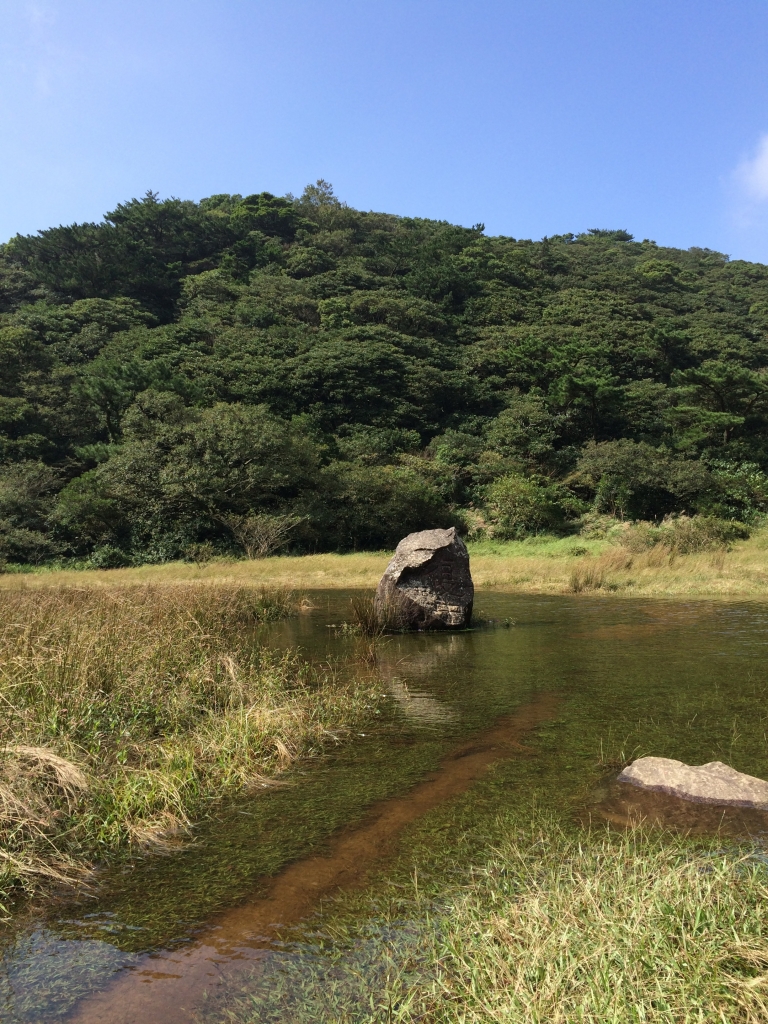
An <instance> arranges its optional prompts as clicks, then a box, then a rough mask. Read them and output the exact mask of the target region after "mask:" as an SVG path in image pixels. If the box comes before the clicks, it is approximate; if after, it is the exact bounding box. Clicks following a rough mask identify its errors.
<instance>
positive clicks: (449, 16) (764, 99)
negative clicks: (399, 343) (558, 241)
mask: <svg viewBox="0 0 768 1024" xmlns="http://www.w3.org/2000/svg"><path fill="white" fill-rule="evenodd" d="M318 177H324V178H326V179H328V180H330V181H331V182H333V184H334V186H335V189H336V193H337V194H338V195H339V196H340V198H342V199H345V200H346V201H347V202H349V203H350V204H351V205H353V206H356V207H359V208H361V209H375V210H386V211H389V212H392V213H400V214H406V215H417V216H426V217H436V218H442V219H445V220H449V221H453V222H456V223H462V224H473V223H476V222H478V221H482V222H484V223H485V225H486V230H487V232H488V233H493V234H498V233H503V234H509V235H513V236H515V237H518V238H540V237H541V236H543V235H546V234H557V233H561V232H566V231H574V232H577V231H583V230H586V229H587V228H590V227H607V228H619V227H623V228H626V229H628V230H629V231H631V232H633V234H634V235H635V236H636V237H638V238H646V237H647V238H653V239H655V240H656V241H658V242H659V243H660V244H669V245H677V246H682V247H688V246H692V245H697V246H707V247H709V248H713V249H719V250H721V251H724V252H727V253H729V254H730V255H731V256H732V257H733V258H742V259H755V260H762V261H767V262H768V0H729V2H726V0H716V2H710V0H695V2H694V0H691V2H687V0H663V2H661V0H636V2H623V0H610V2H609V0H519V2H518V0H507V2H504V3H499V2H491V0H461V2H453V0H441V2H437V0H385V2H382V0H357V2H353V0H325V2H319V0H217V2H211V0H130V2H128V0H0V197H1V199H0V240H2V239H7V238H8V237H10V236H11V235H13V234H15V233H16V232H17V231H18V232H22V233H24V232H32V231H35V230H37V229H38V228H44V227H48V226H50V225H53V224H59V223H69V222H71V221H74V220H98V219H99V218H100V217H101V215H102V214H103V213H104V212H105V211H106V210H108V209H111V208H113V207H114V206H115V205H116V204H117V203H118V202H120V201H122V200H124V199H127V198H130V197H132V196H137V195H141V194H143V193H144V192H145V191H146V190H147V189H149V188H151V189H153V190H155V191H158V192H159V193H160V194H161V196H169V195H176V196H180V197H183V198H192V199H199V198H201V197H202V196H205V195H211V194H213V193H216V192H241V193H250V192H256V191H261V190H264V189H267V190H269V191H272V192H276V193H278V194H283V193H286V192H289V191H290V192H294V193H297V192H300V191H301V189H302V188H303V186H304V185H305V184H306V183H307V182H309V181H314V180H315V179H316V178H318Z"/></svg>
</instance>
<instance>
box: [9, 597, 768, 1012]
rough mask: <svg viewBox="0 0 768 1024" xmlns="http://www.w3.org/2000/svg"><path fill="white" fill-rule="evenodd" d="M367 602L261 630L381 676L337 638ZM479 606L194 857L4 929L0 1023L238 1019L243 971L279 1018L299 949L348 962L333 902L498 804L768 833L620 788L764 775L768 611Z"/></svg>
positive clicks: (401, 642) (223, 816)
mask: <svg viewBox="0 0 768 1024" xmlns="http://www.w3.org/2000/svg"><path fill="white" fill-rule="evenodd" d="M352 596H353V594H352V593H344V592H320V593H316V594H314V595H312V597H313V603H314V608H313V610H312V611H311V612H310V613H308V614H306V615H302V616H300V617H298V618H297V619H294V620H290V621H287V622H283V623H279V624H276V625H275V626H272V627H269V630H268V631H266V632H265V634H264V639H265V640H267V641H268V642H269V643H272V644H276V645H284V646H286V645H297V644H298V645H299V646H301V647H302V648H303V650H304V652H305V654H306V656H307V657H310V658H313V659H316V660H319V661H322V660H327V659H332V660H333V661H334V662H336V663H337V664H338V666H339V670H340V671H342V672H345V671H354V672H368V671H370V669H368V668H366V667H364V666H361V665H357V664H355V663H354V658H355V656H356V653H357V652H356V649H355V644H354V641H352V640H350V639H349V638H345V637H343V636H339V634H338V632H337V631H336V630H334V629H333V628H330V627H331V626H332V625H333V624H338V623H339V622H341V621H342V620H344V619H345V618H348V617H349V601H350V599H351V597H352ZM476 613H477V619H478V620H479V621H478V628H476V629H474V630H472V631H468V632H463V633H459V634H450V635H449V634H433V635H403V636H396V637H392V638H389V639H388V640H387V641H385V643H384V644H383V645H381V646H380V648H379V652H378V660H377V664H376V669H375V671H377V672H378V673H379V674H380V676H381V678H382V680H383V682H384V684H385V685H386V687H387V690H388V692H389V694H390V707H389V710H388V712H387V713H386V714H384V715H382V716H380V717H379V719H377V720H376V721H373V722H372V723H371V726H370V727H369V728H367V729H366V732H365V733H364V734H360V735H358V736H355V737H353V738H351V740H350V741H348V742H347V743H345V744H344V745H342V746H339V747H338V748H336V749H334V750H331V751H329V753H328V755H327V756H326V757H325V758H323V759H322V760H321V761H317V762H315V763H313V764H310V765H305V766H304V768H303V769H302V770H301V771H298V772H296V773H295V775H294V776H293V777H291V778H290V780H289V781H290V785H288V786H286V787H282V788H277V789H266V790H264V791H263V792H262V793H259V794H257V795H255V796H249V797H247V798H244V799H243V800H241V801H239V802H238V803H237V804H235V805H232V806H228V807H226V808H221V809H220V810H219V811H218V812H217V815H216V816H215V817H214V818H212V819H211V820H210V821H208V822H204V823H203V824H202V825H201V826H200V827H199V828H198V829H197V830H196V834H195V839H194V842H193V843H192V844H190V845H189V846H188V847H187V848H186V849H185V850H183V851H182V852H180V853H177V854H174V855H172V856H170V857H163V858H148V859H145V860H140V861H138V862H136V863H135V864H134V865H132V866H131V867H130V868H126V869H124V870H122V871H120V872H117V873H115V874H114V875H113V876H112V877H110V878H109V879H108V882H107V883H106V884H105V888H104V891H103V894H102V896H101V897H100V899H99V900H98V901H94V900H91V901H87V902H85V903H82V904H78V905H75V906H66V907H57V908H55V909H54V910H53V911H52V913H51V914H50V915H49V916H48V918H47V919H40V918H36V919H34V920H30V921H28V922H26V923H25V924H24V926H23V927H21V928H20V929H18V930H17V931H16V932H15V933H14V934H8V935H6V937H5V942H4V945H3V958H2V963H1V964H0V1021H2V1022H3V1024H22V1022H24V1024H33V1022H34V1024H37V1022H42V1021H46V1022H47V1021H73V1022H74V1021H78V1022H103V1024H133V1022H137V1024H138V1022H142V1024H153V1022H160V1021H163V1022H169V1024H170V1022H191V1021H194V1020H196V1019H198V1016H199V1015H201V1016H202V1017H205V1019H206V1020H208V1019H210V1020H214V1019H215V1020H220V1019H226V1018H224V1017H220V1016H217V1015H216V1014H217V1013H218V1012H219V1010H218V1009H216V1010H213V1011H212V1007H218V1006H220V1005H223V1001H225V1000H226V994H227V992H228V991H229V990H230V989H232V990H234V989H237V988H238V986H239V987H240V988H242V986H243V984H244V982H243V980H242V979H243V978H244V977H246V976H247V977H248V978H249V979H250V980H249V981H248V984H249V985H252V986H257V987H258V986H260V985H261V986H262V988H263V991H261V992H260V993H259V1000H260V1002H259V1005H260V1006H262V1007H264V1006H266V1012H265V1015H264V1019H276V1020H279V1019H289V1018H288V1017H281V1015H280V1011H279V1010H278V1009H275V1010H274V1014H275V1015H274V1016H269V1014H270V1013H271V1012H272V1010H270V1006H269V1003H270V999H271V998H272V996H271V991H272V990H271V989H270V984H271V982H270V980H269V974H270V971H272V972H273V973H274V971H275V970H276V969H278V968H279V967H280V965H281V963H282V962H283V961H286V962H287V961H290V962H291V963H292V964H294V971H298V972H299V975H300V972H301V970H303V968H302V967H301V964H302V963H303V962H304V961H302V960H301V955H298V954H297V952H296V951H297V949H298V950H299V951H300V952H301V949H302V946H303V944H304V945H305V946H306V948H307V949H309V948H310V947H311V948H312V950H313V953H312V957H313V958H314V959H313V963H314V964H315V966H316V962H317V955H320V956H321V959H322V956H326V957H327V958H329V961H330V960H332V959H333V956H334V950H333V949H332V948H329V947H328V945H327V944H326V945H324V947H323V950H324V951H323V953H322V954H316V946H317V942H316V935H317V932H318V928H320V927H322V916H323V914H324V913H325V910H324V908H325V907H326V906H329V905H330V903H332V902H333V899H334V898H335V897H337V896H338V894H340V893H341V894H344V893H350V892H353V891H356V892H359V893H361V894H363V897H365V898H367V895H368V893H369V892H370V893H371V894H372V895H371V901H372V902H371V904H370V905H371V906H373V905H374V903H375V892H376V889H377V886H381V885H382V884H383V880H386V879H387V877H388V874H391V873H393V872H396V871H397V870H399V868H398V867H397V865H398V864H401V863H402V861H403V857H404V855H405V854H408V852H409V851H410V850H411V849H413V850H414V858H415V859H416V860H418V859H419V858H421V859H422V860H423V859H426V860H429V858H430V857H431V855H432V854H433V853H434V854H435V857H436V860H438V861H439V856H438V854H439V852H440V851H439V849H438V846H446V845H450V843H452V842H456V841H457V839H456V836H455V835H453V834H452V827H453V826H454V825H455V828H456V831H457V832H459V831H460V832H461V834H462V837H464V838H463V840H462V841H464V842H465V845H466V841H467V840H466V836H467V835H469V836H470V839H471V834H472V831H473V829H476V830H477V833H478V836H479V835H480V833H481V832H482V827H481V826H482V823H483V822H487V821H488V820H490V818H491V817H492V816H493V815H494V814H495V813H496V812H497V811H500V810H509V809H510V808H513V809H514V808H519V809H520V811H521V813H524V812H525V808H527V807H529V806H530V805H531V801H535V802H537V804H538V805H539V806H543V807H546V808H547V809H548V810H549V811H551V812H552V813H553V814H555V815H557V816H559V818H560V819H562V821H563V822H567V823H569V826H570V827H574V828H580V827H588V826H589V824H590V822H592V823H594V822H602V821H606V820H607V821H610V822H612V823H613V824H614V825H620V826H624V825H626V824H627V823H630V822H632V821H635V820H639V819H641V818H644V819H648V820H652V821H655V822H657V823H659V824H662V825H664V826H667V827H674V828H678V829H683V830H685V831H690V832H694V833H695V832H699V833H707V832H712V831H719V832H721V833H722V834H723V835H726V836H734V837H738V836H744V835H752V836H754V837H756V839H757V841H758V842H761V841H762V840H763V839H764V838H765V834H766V832H768V822H766V820H764V819H765V816H761V815H759V814H755V813H752V814H751V815H750V814H744V813H740V812H736V811H729V812H727V813H725V814H724V813H723V812H722V811H720V810H717V809H713V808H711V807H707V808H701V807H699V806H697V805H691V804H686V803H685V802H683V801H675V800H674V799H672V798H665V797H663V796H662V795H658V794H654V795H651V794H644V793H642V792H641V791H638V790H637V789H636V788H635V787H625V786H622V785H618V784H616V783H615V781H614V779H615V775H616V773H617V772H618V770H619V768H620V767H621V765H622V764H623V763H624V762H626V761H627V760H630V759H631V758H632V757H635V756H640V755H643V754H657V755H661V756H666V757H674V758H678V759H679V760H682V761H686V762H688V763H693V764H699V763H703V762H706V761H712V760H722V761H725V762H726V763H729V764H732V765H733V766H734V767H736V768H738V769H739V770H741V771H745V772H748V773H749V774H753V775H757V776H760V777H763V778H768V740H767V739H766V730H767V729H768V700H766V696H767V694H766V690H768V676H767V675H766V669H767V668H768V609H767V608H765V607H764V606H762V605H759V604H755V603H750V604H743V605H738V604H733V603H718V602H680V601H675V602H664V601H618V600H616V599H609V600H601V599H593V598H590V599H583V598H536V597H517V596H512V595H496V594H481V595H480V596H479V598H478V601H477V608H476ZM627 789H631V792H627ZM430 844H431V846H432V847H433V849H430ZM476 845H477V849H478V851H481V848H482V842H481V841H480V839H478V840H477V844H476ZM470 846H471V842H470ZM416 851H418V852H416ZM417 866H418V865H417ZM436 870H440V869H439V868H438V869H436ZM363 897H361V898H363ZM329 901H330V902H329ZM364 905H365V904H364V903H361V904H360V906H364ZM362 913H363V914H366V913H368V911H362ZM364 923H365V922H363V924H364ZM302 929H305V931H306V939H304V938H303V937H302V936H303V934H304V933H303V932H302ZM288 936H290V949H289V947H288V946H287V945H286V941H285V940H286V938H287V937H288ZM332 945H333V944H332V943H331V947H332ZM297 956H298V959H297ZM296 964H298V966H295V965H296ZM255 965H257V966H258V967H259V972H258V976H256V975H254V974H253V970H254V966H255ZM249 972H250V973H249ZM254 978H256V980H253V979H254ZM275 998H277V996H275ZM212 1014H213V1015H212ZM255 1019H260V1018H255Z"/></svg>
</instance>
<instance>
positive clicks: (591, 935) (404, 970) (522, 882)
mask: <svg viewBox="0 0 768 1024" xmlns="http://www.w3.org/2000/svg"><path fill="white" fill-rule="evenodd" d="M504 825H505V826H506V827H505V828H503V829H501V831H503V832H505V833H506V834H505V837H504V839H503V842H502V843H500V844H498V845H497V846H496V848H495V850H493V852H492V853H491V854H490V856H488V858H487V860H486V861H485V863H483V864H482V866H481V867H477V868H474V869H469V870H468V869H467V866H466V864H463V863H456V864H455V865H454V869H453V874H454V878H457V880H456V881H454V882H452V883H450V882H449V883H448V884H447V886H446V885H445V882H443V885H442V887H441V890H440V892H439V893H438V892H435V890H434V887H430V885H429V881H428V880H427V884H426V886H423V883H422V881H421V880H420V878H419V876H418V874H417V873H416V872H414V874H413V878H412V881H411V884H410V886H409V887H408V889H407V890H406V891H402V890H401V891H400V892H396V891H395V889H394V888H393V889H392V891H391V894H390V900H389V903H388V905H386V906H385V905H384V901H383V900H382V899H381V897H380V898H379V899H380V902H379V907H378V909H379V917H378V919H377V920H376V922H375V927H374V928H372V927H371V926H370V925H369V926H368V927H367V928H366V927H362V928H358V929H357V930H355V928H354V926H352V925H350V922H349V921H346V922H345V921H344V919H343V918H342V919H340V920H339V921H337V922H336V923H335V924H334V923H333V922H331V923H330V927H328V925H326V927H325V930H324V932H322V933H318V934H317V936H316V942H317V945H316V946H315V947H314V949H308V950H307V952H306V953H305V954H304V956H303V958H302V959H301V960H300V961H292V960H291V958H290V955H289V959H288V960H287V961H283V964H282V966H274V967H273V968H272V974H271V977H270V976H267V978H266V979H265V978H264V976H263V975H262V976H260V978H259V979H257V978H254V984H253V985H252V987H251V988H250V991H247V990H246V991H245V992H244V993H243V994H242V995H241V996H240V997H238V998H237V999H235V1000H233V1001H230V1003H229V1005H228V1006H227V1007H226V1008H225V1009H224V1012H223V1013H222V1012H221V1009H219V1011H218V1013H217V1014H215V1015H214V1016H212V1017H210V1019H211V1020H213V1019H216V1020H221V1019H222V1017H223V1019H226V1020H229V1021H232V1022H238V1024H255V1022H256V1021H259V1024H265V1022H269V1021H278V1020H288V1019H290V1020H292V1021H295V1022H296V1024H301V1022H304V1021H306V1022H309V1021H312V1020H328V1021H334V1022H336V1024H352V1022H354V1024H374V1022H384V1021H387V1022H395V1021H396V1022H401V1024H406V1022H416V1021H419V1022H429V1024H495V1022H504V1024H573V1022H583V1024H627V1022H649V1024H681V1022H691V1024H693V1022H702V1024H724V1022H725V1024H736V1022H743V1024H758V1022H760V1024H762V1022H763V1021H765V1020H766V1019H768V870H767V869H766V866H765V864H764V863H763V862H761V860H760V859H759V857H757V858H756V857H753V856H750V854H749V853H748V852H744V851H741V852H740V851H739V850H738V849H733V850H732V851H730V852H724V851H723V850H722V849H719V848H718V844H717V843H709V844H704V843H698V844H694V843H692V842H691V841H689V840H686V839H685V838H682V837H680V836H678V835H669V834H659V833H655V834H654V833H651V832H649V831H646V830H643V829H636V830H633V831H629V832H627V833H616V832H609V831H607V830H604V831H593V832H573V831H565V830H564V829H563V828H562V827H561V826H560V825H559V824H558V822H557V821H556V820H555V819H554V818H551V817H548V816H547V815H545V814H544V813H542V812H537V813H536V814H535V817H534V819H533V821H530V822H529V823H528V824H527V825H522V824H520V823H518V824H517V825H513V824H512V822H505V823H504ZM442 877H443V879H445V877H446V875H445V865H443V873H442ZM460 879H463V881H461V880H460ZM369 920H370V918H369ZM288 949H289V950H290V946H289V947H288ZM294 955H295V954H294ZM265 980H266V981H267V982H268V983H269V984H268V989H269V990H268V991H267V992H265V993H264V996H265V997H266V998H263V997H262V995H261V992H260V990H261V989H263V987H264V981H265ZM203 1019H205V1020H208V1019H209V1018H208V1017H207V1016H205V1015H204V1016H203Z"/></svg>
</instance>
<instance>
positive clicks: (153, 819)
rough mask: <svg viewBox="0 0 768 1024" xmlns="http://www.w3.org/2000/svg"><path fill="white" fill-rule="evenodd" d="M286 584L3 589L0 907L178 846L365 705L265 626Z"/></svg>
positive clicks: (360, 694) (361, 691) (371, 697)
mask: <svg viewBox="0 0 768 1024" xmlns="http://www.w3.org/2000/svg"><path fill="white" fill-rule="evenodd" d="M294 607H295V602H294V600H293V599H292V598H291V596H290V595H289V594H287V593H279V592H264V591H258V590H255V589H253V588H246V587H236V586H215V585H207V586H205V587H200V586H195V585H186V586H184V585H176V586H173V587H170V588H169V587H151V586H144V587H136V586H134V587H123V588H120V587H113V588H104V587H102V588H99V589H87V588H77V589H76V588H51V589H46V590H45V591H42V592H41V591H38V590H24V589H22V590H15V591H6V593H5V594H4V600H3V603H2V606H1V607H0V704H1V705H2V708H3V712H2V715H1V716H0V904H2V903H3V902H4V903H6V904H7V901H8V898H9V896H10V895H11V894H12V893H13V891H18V890H19V889H23V890H26V891H27V892H35V891H39V890H40V888H41V886H42V887H45V885H46V884H48V883H50V881H51V880H53V881H57V882H60V881H64V880H68V881H70V882H72V881H76V880H77V879H85V878H87V876H88V874H89V871H90V868H91V866H92V865H93V863H94V862H97V861H102V862H103V861H109V860H110V859H114V858H115V857H120V856H125V855H127V854H130V853H131V852H133V851H135V850H137V849H139V848H143V847H155V848H156V847H167V846H169V845H172V844H173V843H174V842H177V841H178V839H179V837H180V836H181V835H183V833H184V832H185V830H186V829H187V827H188V826H189V824H190V822H191V821H193V820H194V819H195V818H197V817H199V816H200V815H202V814H204V813H205V811H206V808H207V807H208V806H209V805H210V804H211V802H212V801H214V800H218V799H220V798H222V797H224V796H227V795H232V794H235V793H237V792H241V791H243V790H244V789H246V788H248V787H252V786H254V785H258V784H263V783H265V782H269V781H270V780H272V779H273V778H274V777H275V776H277V775H279V774H280V773H281V772H282V771H284V770H285V769H286V768H287V767H288V766H289V765H291V764H292V763H293V762H294V760H295V759H297V758H299V757H302V756H305V755H307V754H308V753H311V752H312V751H315V750H318V749H320V748H321V747H322V745H323V743H324V742H325V738H326V737H327V736H328V733H329V730H331V729H332V730H334V732H336V733H337V732H338V730H339V729H342V730H343V729H344V728H346V727H349V726H351V725H352V724H354V723H355V722H356V721H358V720H359V719H360V718H361V717H364V716H367V715H368V714H369V713H370V707H371V703H372V702H374V703H375V701H376V693H375V688H374V687H372V686H370V685H369V686H366V687H360V688H356V687H355V685H353V684H341V683H340V682H339V681H338V680H336V679H335V678H334V676H333V674H332V673H331V672H330V671H328V672H325V673H323V672H320V671H319V670H317V669H315V668H313V667H311V666H310V665H308V664H307V663H306V662H305V661H304V660H303V659H302V658H300V657H299V656H298V655H297V654H296V653H295V652H292V651H288V652H286V653H274V652H272V651H270V650H268V649H266V648H265V647H264V646H263V644H261V643H260V642H259V640H258V636H257V632H256V627H257V626H258V624H259V623H262V622H264V621H268V620H271V619H275V618H278V617H280V616H282V615H285V614H288V613H290V612H291V611H292V610H293V609H294Z"/></svg>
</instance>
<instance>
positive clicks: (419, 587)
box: [376, 527, 475, 629]
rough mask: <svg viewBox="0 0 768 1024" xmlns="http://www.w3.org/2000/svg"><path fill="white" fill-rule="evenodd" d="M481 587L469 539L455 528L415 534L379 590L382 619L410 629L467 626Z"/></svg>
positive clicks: (400, 550)
mask: <svg viewBox="0 0 768 1024" xmlns="http://www.w3.org/2000/svg"><path fill="white" fill-rule="evenodd" d="M474 597H475V588H474V586H473V584H472V576H471V575H470V572H469V554H468V552H467V549H466V546H465V544H464V541H463V540H462V539H461V537H459V535H458V534H457V533H456V530H455V529H454V528H453V527H451V528H450V529H448V530H422V531H421V532H420V533H409V534H408V536H407V537H404V538H403V540H401V541H400V543H399V544H398V545H397V548H396V549H395V554H394V557H393V558H392V561H391V562H390V563H389V565H388V566H387V568H386V571H385V572H384V575H383V576H382V577H381V582H380V583H379V586H378V588H377V590H376V612H377V614H378V617H379V621H380V622H383V623H388V624H391V625H397V626H400V627H403V628H407V629H463V628H465V627H466V626H468V625H469V623H470V621H471V619H472V603H473V601H474Z"/></svg>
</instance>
